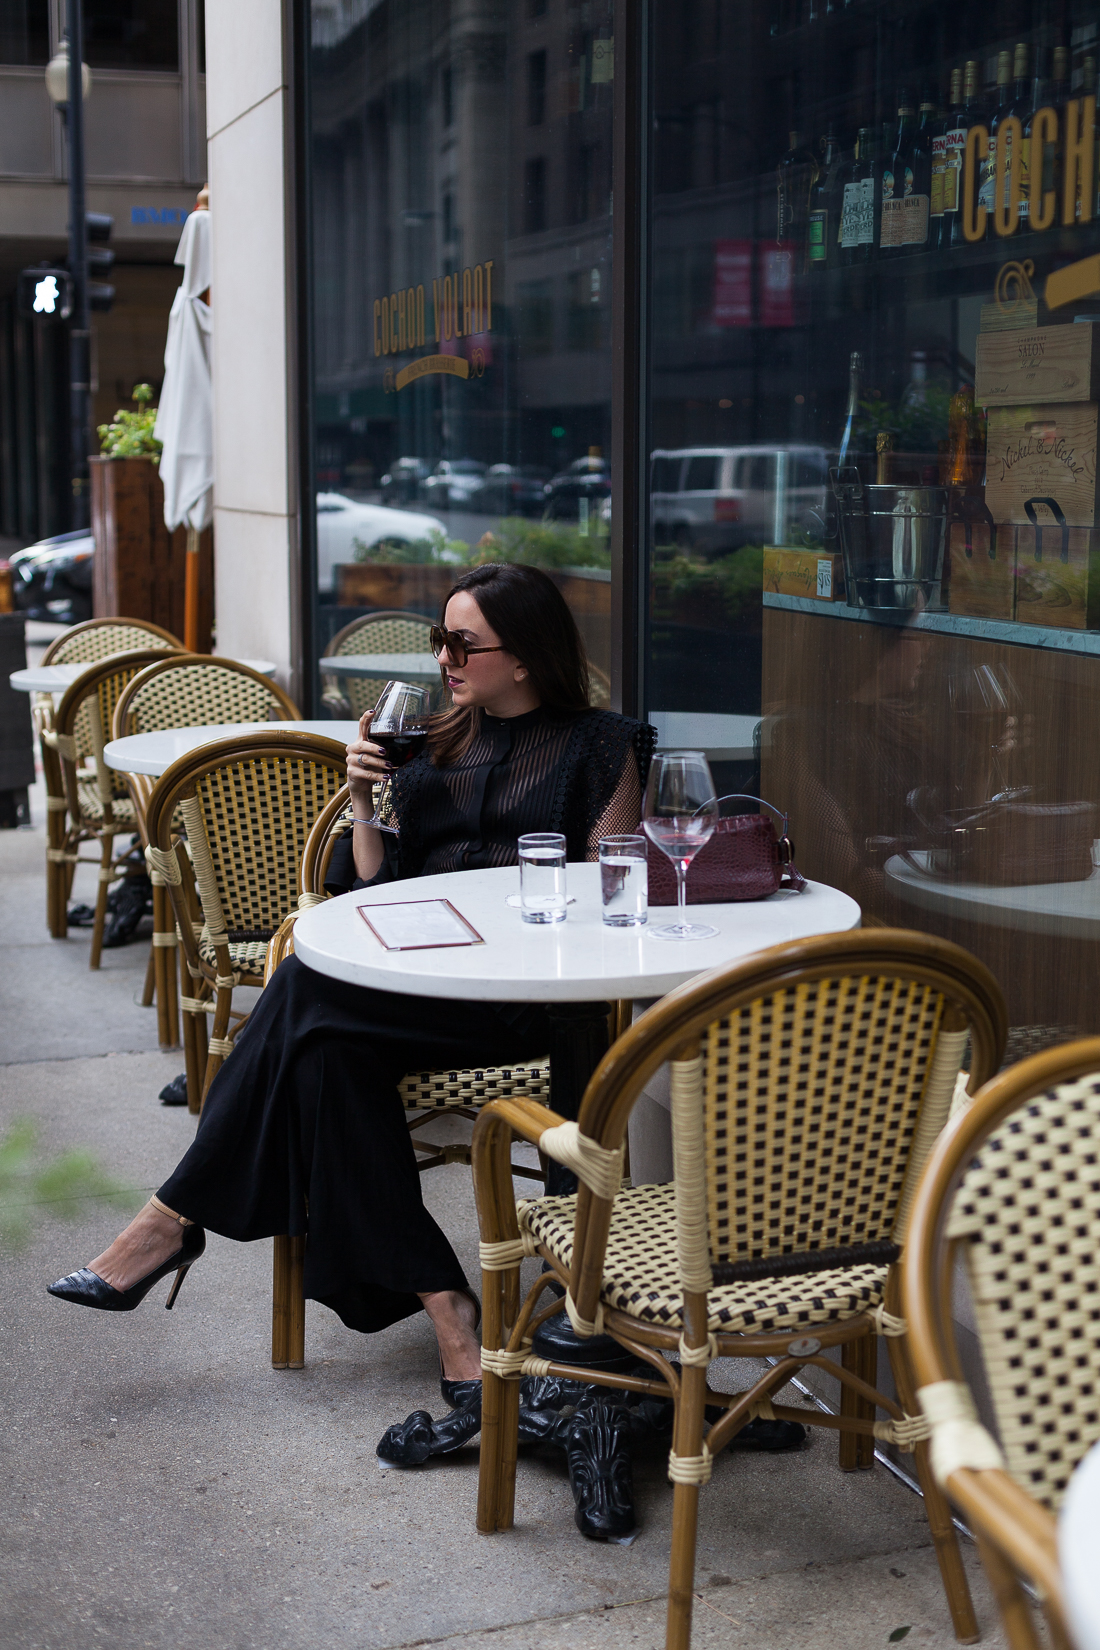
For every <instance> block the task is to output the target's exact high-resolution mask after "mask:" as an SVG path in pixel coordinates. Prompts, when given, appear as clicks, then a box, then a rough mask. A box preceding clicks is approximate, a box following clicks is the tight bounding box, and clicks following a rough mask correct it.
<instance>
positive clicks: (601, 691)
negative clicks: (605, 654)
mask: <svg viewBox="0 0 1100 1650" xmlns="http://www.w3.org/2000/svg"><path fill="white" fill-rule="evenodd" d="M588 698H589V702H590V703H591V704H592V705H594V706H595V708H596V709H597V710H610V709H611V678H610V676H609V675H608V674H607V672H606V671H605V670H601V669H600V667H599V665H594V664H593V663H592V661H591V659H589V661H588Z"/></svg>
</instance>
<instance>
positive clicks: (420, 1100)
mask: <svg viewBox="0 0 1100 1650" xmlns="http://www.w3.org/2000/svg"><path fill="white" fill-rule="evenodd" d="M399 1087H400V1092H401V1101H402V1104H403V1105H404V1107H405V1109H406V1110H407V1111H420V1110H422V1109H424V1108H427V1107H432V1108H433V1109H443V1108H445V1107H447V1106H454V1107H459V1106H484V1105H486V1104H487V1102H488V1101H490V1100H509V1099H512V1098H514V1097H515V1096H517V1095H523V1096H524V1098H525V1099H528V1100H540V1101H542V1102H543V1104H544V1105H549V1104H550V1061H549V1059H548V1058H547V1059H544V1060H532V1061H531V1062H530V1063H529V1064H528V1065H525V1066H485V1067H484V1068H483V1069H482V1070H480V1071H419V1072H412V1073H410V1075H409V1076H408V1077H403V1078H402V1080H401V1083H400V1085H399Z"/></svg>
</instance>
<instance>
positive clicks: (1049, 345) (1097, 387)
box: [974, 321, 1100, 407]
mask: <svg viewBox="0 0 1100 1650" xmlns="http://www.w3.org/2000/svg"><path fill="white" fill-rule="evenodd" d="M1098 399H1100V326H1091V325H1089V324H1088V323H1087V322H1084V321H1082V322H1070V323H1068V324H1067V325H1065V326H1060V327H1042V328H1039V329H1037V330H1034V331H1030V330H1029V331H1015V332H980V333H979V334H978V347H977V353H976V357H975V370H974V400H975V401H976V402H977V403H978V405H979V406H980V407H1019V406H1030V405H1031V404H1032V403H1034V402H1055V403H1057V404H1059V405H1061V404H1062V403H1063V402H1066V401H1096V400H1098Z"/></svg>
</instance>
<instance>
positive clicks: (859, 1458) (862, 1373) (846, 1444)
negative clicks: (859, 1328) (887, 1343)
mask: <svg viewBox="0 0 1100 1650" xmlns="http://www.w3.org/2000/svg"><path fill="white" fill-rule="evenodd" d="M840 1356H841V1363H842V1364H843V1367H844V1368H845V1369H846V1370H848V1371H849V1372H850V1373H851V1374H852V1375H858V1376H859V1377H860V1378H861V1379H862V1380H864V1381H866V1382H867V1383H868V1385H869V1386H875V1385H876V1384H877V1380H878V1336H877V1335H864V1336H862V1337H861V1338H860V1339H859V1340H858V1341H845V1343H844V1345H843V1346H842V1347H841V1349H840ZM840 1413H841V1415H850V1416H851V1417H852V1419H853V1420H854V1421H856V1420H858V1421H873V1420H874V1418H875V1406H874V1404H872V1403H871V1402H870V1401H869V1400H868V1399H867V1398H863V1397H861V1396H860V1394H859V1393H858V1392H853V1391H852V1389H851V1387H848V1386H841V1389H840ZM839 1451H840V1470H841V1472H857V1471H864V1472H866V1471H869V1470H870V1469H871V1468H872V1467H873V1466H874V1464H875V1440H874V1439H873V1438H869V1437H868V1436H867V1434H866V1433H861V1432H841V1433H840V1434H839Z"/></svg>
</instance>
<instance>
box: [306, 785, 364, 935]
mask: <svg viewBox="0 0 1100 1650" xmlns="http://www.w3.org/2000/svg"><path fill="white" fill-rule="evenodd" d="M350 818H351V792H350V791H349V790H348V787H347V786H346V785H343V786H341V788H340V789H339V790H338V791H337V793H336V795H335V796H334V797H333V799H332V801H331V802H330V803H329V804H328V806H327V807H326V808H325V810H324V812H323V813H320V814H318V815H317V818H316V820H315V821H314V825H313V829H312V831H310V833H309V836H308V838H307V840H306V846H305V852H304V853H303V855H302V891H301V893H300V894H299V896H298V903H299V905H301V906H302V908H303V909H306V908H308V907H309V906H310V905H316V904H317V903H318V901H319V900H323V899H325V898H327V895H326V894H325V876H326V874H327V872H328V866H329V860H330V859H331V858H332V850H333V849H334V848H335V846H336V844H337V842H339V840H340V838H341V837H342V836H343V834H344V832H345V831H346V830H347V828H348V823H349V821H350Z"/></svg>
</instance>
